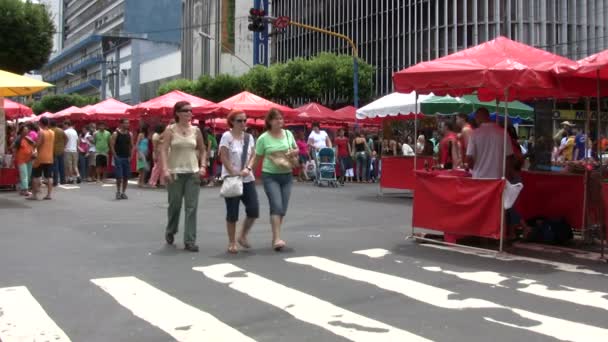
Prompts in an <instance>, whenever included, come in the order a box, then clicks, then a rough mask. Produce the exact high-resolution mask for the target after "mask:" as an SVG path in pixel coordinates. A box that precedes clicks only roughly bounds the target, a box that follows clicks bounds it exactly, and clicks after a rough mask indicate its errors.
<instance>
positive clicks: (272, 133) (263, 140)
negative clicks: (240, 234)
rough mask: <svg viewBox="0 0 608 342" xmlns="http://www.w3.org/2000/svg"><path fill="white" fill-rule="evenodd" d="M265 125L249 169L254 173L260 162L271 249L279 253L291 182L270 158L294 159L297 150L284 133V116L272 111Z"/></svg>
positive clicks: (285, 170)
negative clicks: (261, 163) (266, 201)
mask: <svg viewBox="0 0 608 342" xmlns="http://www.w3.org/2000/svg"><path fill="white" fill-rule="evenodd" d="M265 122H266V132H264V133H263V134H262V135H260V137H259V138H258V141H257V142H256V148H255V154H256V157H255V158H254V159H253V160H252V161H251V163H250V164H249V166H248V169H249V170H254V169H255V165H256V164H257V163H258V162H259V161H260V160H261V159H263V165H262V180H263V183H264V192H266V196H267V197H268V202H269V205H270V224H271V226H272V248H274V250H276V251H280V250H281V249H283V248H284V247H285V241H283V240H281V225H282V224H283V218H284V217H285V214H286V213H287V206H288V205H289V196H290V195H291V185H292V183H293V179H292V169H291V168H286V167H282V166H280V165H277V164H276V163H275V162H273V159H272V158H271V156H273V157H274V156H277V155H283V157H292V156H296V157H297V155H298V149H297V145H296V141H295V139H294V138H293V134H292V133H291V132H290V131H288V130H286V129H283V125H284V120H283V114H282V113H281V112H280V111H279V110H278V109H271V110H270V111H269V112H268V114H267V115H266V119H265Z"/></svg>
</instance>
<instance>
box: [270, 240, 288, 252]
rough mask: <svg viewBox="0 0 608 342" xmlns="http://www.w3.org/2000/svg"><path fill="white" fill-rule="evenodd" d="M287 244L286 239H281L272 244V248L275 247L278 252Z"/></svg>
mask: <svg viewBox="0 0 608 342" xmlns="http://www.w3.org/2000/svg"><path fill="white" fill-rule="evenodd" d="M285 245H286V244H285V241H283V240H279V241H277V242H275V243H273V244H272V249H274V250H275V251H276V252H280V251H281V250H282V249H283V248H285Z"/></svg>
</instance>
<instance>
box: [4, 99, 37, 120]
mask: <svg viewBox="0 0 608 342" xmlns="http://www.w3.org/2000/svg"><path fill="white" fill-rule="evenodd" d="M4 113H5V114H6V119H7V120H15V119H19V118H23V117H27V116H30V115H32V114H34V112H33V111H32V109H31V108H30V107H28V106H26V105H23V104H21V103H18V102H15V101H11V100H9V99H4Z"/></svg>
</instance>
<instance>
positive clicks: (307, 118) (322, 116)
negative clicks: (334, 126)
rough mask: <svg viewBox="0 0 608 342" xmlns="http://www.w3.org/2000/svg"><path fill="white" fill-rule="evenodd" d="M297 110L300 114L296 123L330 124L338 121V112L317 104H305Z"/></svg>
mask: <svg viewBox="0 0 608 342" xmlns="http://www.w3.org/2000/svg"><path fill="white" fill-rule="evenodd" d="M295 110H296V112H298V117H297V119H296V120H295V122H322V123H329V122H336V121H338V116H337V115H336V112H334V111H333V110H331V109H329V108H327V107H325V106H323V105H320V104H318V103H316V102H311V103H308V104H305V105H303V106H301V107H298V108H295Z"/></svg>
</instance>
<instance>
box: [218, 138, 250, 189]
mask: <svg viewBox="0 0 608 342" xmlns="http://www.w3.org/2000/svg"><path fill="white" fill-rule="evenodd" d="M244 134H245V136H247V138H248V139H249V146H248V147H247V157H246V158H245V163H247V161H248V160H249V159H250V158H251V156H252V155H253V153H254V152H255V141H254V139H253V136H251V134H247V133H244ZM244 145H245V143H244V140H243V139H235V138H234V136H233V135H232V132H231V131H226V132H224V134H223V135H222V138H221V139H220V148H222V147H226V148H227V149H228V152H229V154H228V156H229V159H230V164H231V165H232V169H233V170H234V171H235V172H238V171H240V170H242V169H244V167H243V165H241V161H242V153H243V147H245V146H244ZM245 166H246V165H245ZM229 175H230V174H229V173H228V170H226V167H225V166H224V165H222V178H224V177H226V176H229ZM254 180H255V177H254V176H253V172H250V173H249V176H247V177H245V178H243V183H249V182H253V181H254Z"/></svg>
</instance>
